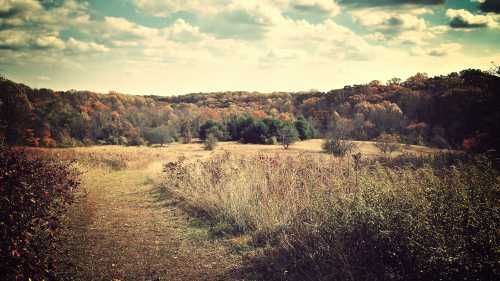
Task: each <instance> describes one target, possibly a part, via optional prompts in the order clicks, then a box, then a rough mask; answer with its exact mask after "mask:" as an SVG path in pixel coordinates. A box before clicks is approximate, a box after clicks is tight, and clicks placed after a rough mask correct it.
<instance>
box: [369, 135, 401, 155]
mask: <svg viewBox="0 0 500 281" xmlns="http://www.w3.org/2000/svg"><path fill="white" fill-rule="evenodd" d="M400 141H401V139H400V138H399V136H397V135H389V134H381V135H380V136H379V137H378V138H377V142H376V143H375V147H377V148H378V149H379V150H380V151H381V152H382V153H384V154H389V155H390V154H391V153H393V152H395V151H399V150H401V144H399V142H400Z"/></svg>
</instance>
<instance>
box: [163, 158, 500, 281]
mask: <svg viewBox="0 0 500 281" xmlns="http://www.w3.org/2000/svg"><path fill="white" fill-rule="evenodd" d="M431 160H432V159H429V162H428V163H431V164H432V163H436V162H439V161H436V160H435V159H434V161H431ZM416 161H417V164H418V165H414V166H411V165H404V166H402V167H396V166H394V165H392V166H391V165H386V166H383V165H382V164H378V163H376V162H374V161H368V162H365V163H364V165H361V167H359V168H358V169H354V168H353V167H352V166H350V165H349V161H347V160H346V159H340V158H333V157H329V156H326V155H318V154H314V155H313V154H309V155H308V154H302V155H298V156H293V157H292V156H285V155H265V154H262V155H257V156H253V157H246V158H243V157H238V156H233V155H231V154H227V153H226V154H223V155H219V156H215V157H214V158H212V159H210V160H207V161H198V162H188V161H186V160H182V159H181V160H179V161H177V162H174V163H169V164H167V166H166V168H165V170H166V180H165V188H166V189H168V190H169V191H170V192H172V193H173V194H175V195H177V196H178V198H179V199H180V200H181V201H182V202H183V204H184V206H185V207H186V208H189V209H190V210H191V211H196V212H197V214H198V215H201V216H205V217H206V218H208V219H209V220H211V221H212V222H213V223H214V225H216V226H220V225H223V226H225V227H223V229H225V232H232V233H238V232H245V233H249V234H251V235H252V237H253V241H254V242H255V243H256V244H257V245H262V244H264V245H268V248H267V249H268V250H266V257H264V258H263V260H262V261H263V262H262V263H261V264H262V265H263V267H262V268H265V269H266V270H260V269H259V270H258V271H259V272H260V273H261V274H262V276H260V278H262V279H265V280H494V279H496V278H498V277H499V274H500V273H499V272H498V261H499V260H500V259H499V258H500V256H499V250H498V249H499V243H498V232H497V228H498V225H500V224H499V223H500V210H499V194H500V178H499V175H498V173H497V171H496V170H495V169H493V168H492V167H491V165H490V163H489V162H488V161H487V160H486V159H482V158H481V159H475V160H474V161H468V162H457V164H455V165H454V166H448V167H442V166H440V168H433V167H432V166H430V165H429V164H425V163H423V164H422V161H425V160H422V159H417V160H416ZM407 162H409V160H408V159H405V163H407ZM439 163H440V162H439ZM386 164H387V163H386ZM219 228H220V227H219ZM258 261H259V260H256V264H257V265H258V264H259V262H258ZM255 270H257V269H255Z"/></svg>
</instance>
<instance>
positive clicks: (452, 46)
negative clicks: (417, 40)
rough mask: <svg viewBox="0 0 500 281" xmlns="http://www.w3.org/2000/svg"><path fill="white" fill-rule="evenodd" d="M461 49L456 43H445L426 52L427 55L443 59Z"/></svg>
mask: <svg viewBox="0 0 500 281" xmlns="http://www.w3.org/2000/svg"><path fill="white" fill-rule="evenodd" d="M462 48H463V46H462V45H460V44H458V43H445V44H441V45H439V46H437V47H434V48H431V49H429V50H427V51H426V53H427V55H429V56H433V57H443V56H447V55H449V54H452V53H456V52H458V51H460V50H461V49H462Z"/></svg>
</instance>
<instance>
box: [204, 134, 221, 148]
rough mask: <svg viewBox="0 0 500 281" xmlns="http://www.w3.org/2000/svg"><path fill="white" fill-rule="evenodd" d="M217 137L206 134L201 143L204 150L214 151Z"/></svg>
mask: <svg viewBox="0 0 500 281" xmlns="http://www.w3.org/2000/svg"><path fill="white" fill-rule="evenodd" d="M217 141H218V140H217V137H215V135H213V134H211V133H210V134H208V135H207V137H206V139H205V141H204V142H203V145H204V147H205V150H214V149H215V147H216V146H217Z"/></svg>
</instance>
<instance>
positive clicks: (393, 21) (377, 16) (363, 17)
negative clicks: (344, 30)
mask: <svg viewBox="0 0 500 281" xmlns="http://www.w3.org/2000/svg"><path fill="white" fill-rule="evenodd" d="M427 12H428V10H417V11H414V13H399V12H398V11H389V10H381V9H362V10H356V11H353V12H352V13H351V14H352V17H353V19H354V20H355V21H356V22H357V23H358V24H360V25H362V26H364V27H366V28H369V29H374V30H379V31H382V32H393V33H396V32H400V31H403V30H424V29H426V27H427V24H426V22H425V20H424V19H422V18H419V17H418V15H420V14H421V13H427Z"/></svg>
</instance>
